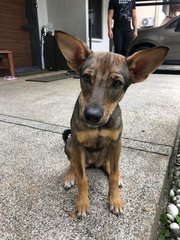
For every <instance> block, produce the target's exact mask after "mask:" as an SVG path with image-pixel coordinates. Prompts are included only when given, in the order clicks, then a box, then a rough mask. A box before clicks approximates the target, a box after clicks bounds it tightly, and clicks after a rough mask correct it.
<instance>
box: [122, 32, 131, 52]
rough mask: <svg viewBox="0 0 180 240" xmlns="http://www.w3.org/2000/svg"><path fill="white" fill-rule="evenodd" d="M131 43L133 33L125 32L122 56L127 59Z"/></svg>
mask: <svg viewBox="0 0 180 240" xmlns="http://www.w3.org/2000/svg"><path fill="white" fill-rule="evenodd" d="M131 42H132V31H128V32H124V33H123V44H122V51H121V54H122V55H124V56H125V57H128V56H129V51H130V48H131Z"/></svg>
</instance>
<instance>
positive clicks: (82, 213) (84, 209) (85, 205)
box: [76, 199, 90, 218]
mask: <svg viewBox="0 0 180 240" xmlns="http://www.w3.org/2000/svg"><path fill="white" fill-rule="evenodd" d="M89 209H90V207H89V199H81V200H77V203H76V212H77V216H78V217H79V218H83V217H86V216H87V214H88V213H89Z"/></svg>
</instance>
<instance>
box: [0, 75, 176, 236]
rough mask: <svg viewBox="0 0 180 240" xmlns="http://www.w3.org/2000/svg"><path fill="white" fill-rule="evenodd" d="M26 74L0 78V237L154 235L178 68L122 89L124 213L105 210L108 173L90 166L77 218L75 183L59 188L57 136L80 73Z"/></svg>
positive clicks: (63, 161)
mask: <svg viewBox="0 0 180 240" xmlns="http://www.w3.org/2000/svg"><path fill="white" fill-rule="evenodd" d="M49 74H52V73H48V75H49ZM53 74H57V73H53ZM43 75H47V73H45V74H43ZM32 77H33V76H32ZM26 78H30V76H28V77H19V78H17V79H16V80H13V81H4V80H3V79H0V146H1V148H0V171H1V176H0V189H1V191H0V239H1V240H20V239H21V240H22V239H23V240H30V239H31V240H42V239H46V240H59V239H62V240H65V239H67V240H71V239H72V240H74V239H77V240H79V239H97V240H101V239H102V240H103V239H104V240H113V239H117V240H119V239H121V240H155V239H156V238H155V235H156V227H157V222H158V217H159V215H158V214H159V211H160V207H161V205H162V204H163V198H162V195H163V193H164V187H165V186H166V184H167V181H168V179H167V172H168V165H169V161H170V156H171V152H172V149H173V145H174V140H175V136H176V131H177V126H178V119H179V110H180V78H179V75H159V74H157V75H156V74H153V75H151V76H150V77H149V78H148V80H147V81H145V82H143V83H139V84H135V85H132V86H131V87H130V88H129V89H128V91H127V93H126V95H125V97H124V99H123V100H122V102H121V103H120V106H121V108H122V113H123V121H124V132H123V139H122V140H123V151H122V156H121V162H120V165H121V172H122V175H123V181H124V188H123V189H122V190H121V191H122V196H123V199H124V202H125V207H126V208H125V214H124V216H121V217H119V218H117V217H116V216H113V215H112V214H111V213H110V212H109V209H108V197H107V195H108V181H107V178H106V176H105V175H104V174H103V172H101V171H100V170H97V169H89V170H87V175H88V178H89V195H90V204H91V213H90V215H89V216H88V217H87V219H85V220H81V221H80V220H78V219H77V218H76V217H75V214H74V210H75V198H76V187H75V188H73V189H71V190H69V191H66V190H64V189H63V179H64V176H65V175H66V172H67V169H68V164H69V163H68V161H67V158H66V156H65V154H64V150H63V147H64V143H63V141H62V139H61V133H62V131H63V130H64V129H65V128H66V127H67V126H69V121H70V117H71V114H72V110H73V107H74V103H75V101H76V98H77V96H78V94H79V91H80V88H79V80H78V79H73V78H69V79H65V80H59V81H54V82H49V83H39V82H27V81H25V79H26Z"/></svg>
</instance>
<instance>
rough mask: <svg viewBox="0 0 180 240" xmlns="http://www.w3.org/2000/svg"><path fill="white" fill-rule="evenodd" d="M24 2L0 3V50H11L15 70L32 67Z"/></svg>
mask: <svg viewBox="0 0 180 240" xmlns="http://www.w3.org/2000/svg"><path fill="white" fill-rule="evenodd" d="M26 24H28V19H27V14H26V0H5V1H3V0H1V1H0V50H12V51H13V56H14V65H15V68H18V67H31V66H33V60H32V49H31V41H30V32H29V31H27V30H25V29H24V28H23V26H24V25H26Z"/></svg>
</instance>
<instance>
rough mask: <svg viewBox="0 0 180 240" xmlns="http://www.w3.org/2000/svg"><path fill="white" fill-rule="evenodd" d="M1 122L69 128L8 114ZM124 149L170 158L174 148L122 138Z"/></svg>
mask: <svg viewBox="0 0 180 240" xmlns="http://www.w3.org/2000/svg"><path fill="white" fill-rule="evenodd" d="M0 122H2V123H7V124H13V125H17V126H22V127H27V128H31V129H34V130H40V131H44V132H49V133H54V134H62V132H63V130H64V129H65V128H69V126H64V125H58V124H52V123H45V122H42V121H38V120H37V121H36V120H32V119H28V118H22V117H17V116H11V115H6V114H0ZM122 142H123V148H129V149H132V150H135V151H143V152H147V153H153V154H159V155H162V156H170V155H171V152H172V149H173V146H171V145H167V144H161V143H154V142H151V141H143V140H138V139H133V138H127V137H122Z"/></svg>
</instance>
